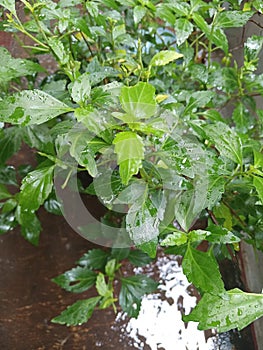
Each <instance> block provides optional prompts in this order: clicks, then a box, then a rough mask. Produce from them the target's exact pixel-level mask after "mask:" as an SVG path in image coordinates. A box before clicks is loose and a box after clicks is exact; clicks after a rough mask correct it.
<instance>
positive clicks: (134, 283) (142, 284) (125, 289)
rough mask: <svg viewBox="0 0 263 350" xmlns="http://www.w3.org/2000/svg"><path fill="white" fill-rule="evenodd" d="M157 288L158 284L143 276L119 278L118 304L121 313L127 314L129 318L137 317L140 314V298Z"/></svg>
mask: <svg viewBox="0 0 263 350" xmlns="http://www.w3.org/2000/svg"><path fill="white" fill-rule="evenodd" d="M157 286H158V283H156V282H155V281H154V280H152V279H151V278H150V277H148V276H144V275H136V276H131V277H126V278H121V291H120V295H119V303H120V305H121V307H122V309H123V311H125V312H127V314H128V315H129V316H130V317H137V316H138V315H139V312H140V307H141V301H142V297H143V296H144V295H145V294H148V293H151V292H154V291H155V290H156V288H157Z"/></svg>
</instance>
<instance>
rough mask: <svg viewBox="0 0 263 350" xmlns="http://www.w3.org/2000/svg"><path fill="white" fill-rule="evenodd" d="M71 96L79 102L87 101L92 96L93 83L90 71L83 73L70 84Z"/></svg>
mask: <svg viewBox="0 0 263 350" xmlns="http://www.w3.org/2000/svg"><path fill="white" fill-rule="evenodd" d="M69 89H71V97H72V99H73V101H75V102H77V103H85V102H86V101H87V99H88V98H89V97H90V92H91V85H90V80H89V73H84V74H82V75H81V76H80V77H79V78H78V79H77V80H75V81H74V82H73V83H72V84H70V86H69Z"/></svg>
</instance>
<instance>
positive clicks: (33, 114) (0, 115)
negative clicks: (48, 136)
mask: <svg viewBox="0 0 263 350" xmlns="http://www.w3.org/2000/svg"><path fill="white" fill-rule="evenodd" d="M70 111H72V108H71V107H69V106H67V105H66V104H64V103H63V102H61V101H59V100H57V99H56V98H54V97H52V96H51V95H49V94H47V93H45V92H44V91H41V90H23V91H21V92H18V93H16V94H14V95H13V96H9V97H7V98H5V99H4V100H2V101H0V121H3V122H6V123H11V124H19V125H32V124H42V123H45V122H46V121H48V120H50V119H53V118H55V117H57V116H59V115H61V114H64V113H67V112H70Z"/></svg>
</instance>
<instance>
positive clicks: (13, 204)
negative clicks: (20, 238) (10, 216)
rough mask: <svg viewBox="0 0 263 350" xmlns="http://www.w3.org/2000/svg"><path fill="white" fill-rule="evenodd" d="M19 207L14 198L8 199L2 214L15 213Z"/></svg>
mask: <svg viewBox="0 0 263 350" xmlns="http://www.w3.org/2000/svg"><path fill="white" fill-rule="evenodd" d="M16 206H17V201H16V200H15V199H13V198H10V199H8V200H7V201H5V203H4V205H3V207H2V213H3V214H4V213H10V212H11V211H13V210H14V209H15V208H16Z"/></svg>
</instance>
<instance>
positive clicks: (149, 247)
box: [136, 231, 159, 259]
mask: <svg viewBox="0 0 263 350" xmlns="http://www.w3.org/2000/svg"><path fill="white" fill-rule="evenodd" d="M158 233H159V231H158ZM136 247H137V248H139V249H141V250H142V251H143V252H144V253H146V254H147V255H149V257H150V258H151V259H154V258H155V257H156V254H157V247H158V239H157V238H154V239H151V240H150V241H148V242H143V243H141V244H137V245H136Z"/></svg>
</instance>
